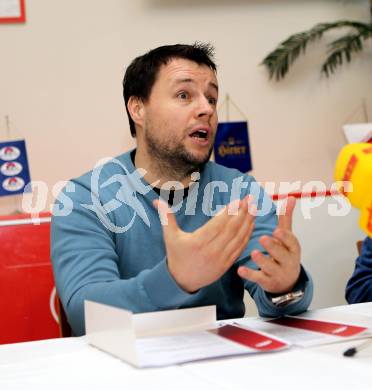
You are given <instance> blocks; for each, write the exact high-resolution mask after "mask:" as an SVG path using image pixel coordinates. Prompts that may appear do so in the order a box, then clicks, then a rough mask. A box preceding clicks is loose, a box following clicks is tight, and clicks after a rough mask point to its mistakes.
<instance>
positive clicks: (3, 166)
mask: <svg viewBox="0 0 372 390" xmlns="http://www.w3.org/2000/svg"><path fill="white" fill-rule="evenodd" d="M30 180H31V179H30V171H29V168H28V161H27V152H26V143H25V141H24V140H19V141H7V142H0V196H7V195H16V194H22V193H23V190H24V188H25V186H26V185H27V184H28V183H29V182H30Z"/></svg>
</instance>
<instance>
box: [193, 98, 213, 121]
mask: <svg viewBox="0 0 372 390" xmlns="http://www.w3.org/2000/svg"><path fill="white" fill-rule="evenodd" d="M215 110H216V108H215V106H214V105H213V104H211V103H210V101H209V98H207V97H206V96H201V97H200V99H199V100H198V108H197V116H198V117H202V116H211V115H213V113H214V112H215Z"/></svg>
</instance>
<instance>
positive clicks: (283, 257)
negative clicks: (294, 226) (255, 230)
mask: <svg viewBox="0 0 372 390" xmlns="http://www.w3.org/2000/svg"><path fill="white" fill-rule="evenodd" d="M259 243H260V244H261V245H262V246H263V247H264V248H265V249H266V251H267V252H268V253H269V255H270V256H271V257H272V258H273V259H275V261H277V262H278V263H283V262H287V261H288V260H289V259H290V256H291V255H290V252H289V250H288V249H287V248H286V247H285V246H283V245H282V244H280V243H277V241H276V239H273V238H272V237H269V236H262V237H260V239H259Z"/></svg>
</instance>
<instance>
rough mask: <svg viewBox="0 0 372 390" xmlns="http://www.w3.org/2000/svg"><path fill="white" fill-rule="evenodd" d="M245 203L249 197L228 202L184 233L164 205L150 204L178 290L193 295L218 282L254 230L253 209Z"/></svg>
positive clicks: (248, 200)
mask: <svg viewBox="0 0 372 390" xmlns="http://www.w3.org/2000/svg"><path fill="white" fill-rule="evenodd" d="M249 202H250V197H249V196H247V197H246V198H244V199H243V200H241V201H235V202H232V203H230V204H229V205H227V206H225V207H224V208H223V209H222V210H221V211H220V212H219V213H218V214H217V215H215V216H214V217H213V218H212V219H211V220H210V221H208V222H207V223H206V224H205V225H203V226H202V227H200V228H199V229H197V230H195V231H194V232H192V233H187V232H184V231H183V230H181V229H180V228H179V227H178V225H177V221H176V218H175V216H174V215H173V213H172V211H171V209H170V208H169V207H168V205H167V204H166V203H165V202H163V201H161V200H155V201H154V206H155V207H156V208H157V209H158V212H159V216H160V219H161V221H162V226H163V233H164V241H165V246H166V251H167V261H168V269H169V272H170V274H171V275H172V276H173V278H174V279H175V281H176V282H177V283H178V285H179V286H180V287H181V288H183V289H184V290H185V291H188V292H195V291H197V290H199V289H200V288H202V287H204V286H207V285H209V284H211V283H213V282H214V281H216V280H217V279H219V278H220V277H221V276H222V275H223V274H224V273H225V272H226V271H227V270H228V269H229V268H230V267H231V266H232V264H233V263H234V262H235V260H236V259H237V258H238V257H239V255H240V253H241V252H242V251H243V249H244V248H245V246H246V245H247V243H248V241H249V239H250V236H251V234H252V231H253V228H254V216H253V214H254V213H255V210H254V206H253V205H252V204H250V203H249ZM248 209H250V211H251V213H249V211H248Z"/></svg>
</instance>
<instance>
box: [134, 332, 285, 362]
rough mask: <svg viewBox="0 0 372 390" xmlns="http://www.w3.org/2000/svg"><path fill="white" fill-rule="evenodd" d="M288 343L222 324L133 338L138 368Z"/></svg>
mask: <svg viewBox="0 0 372 390" xmlns="http://www.w3.org/2000/svg"><path fill="white" fill-rule="evenodd" d="M288 346H289V343H287V342H284V341H283V340H280V339H278V338H277V337H272V336H268V335H266V334H265V333H262V332H256V331H252V330H249V329H243V328H241V327H238V326H232V325H225V326H222V327H220V328H216V329H213V330H206V331H197V332H188V333H183V334H176V335H171V336H158V337H144V338H138V339H137V340H136V349H137V352H138V356H139V362H140V364H139V366H140V367H156V366H166V365H172V364H178V363H185V362H190V361H195V360H203V359H210V358H217V357H223V356H233V355H243V354H253V353H260V352H274V351H280V350H283V349H285V348H287V347H288Z"/></svg>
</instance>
